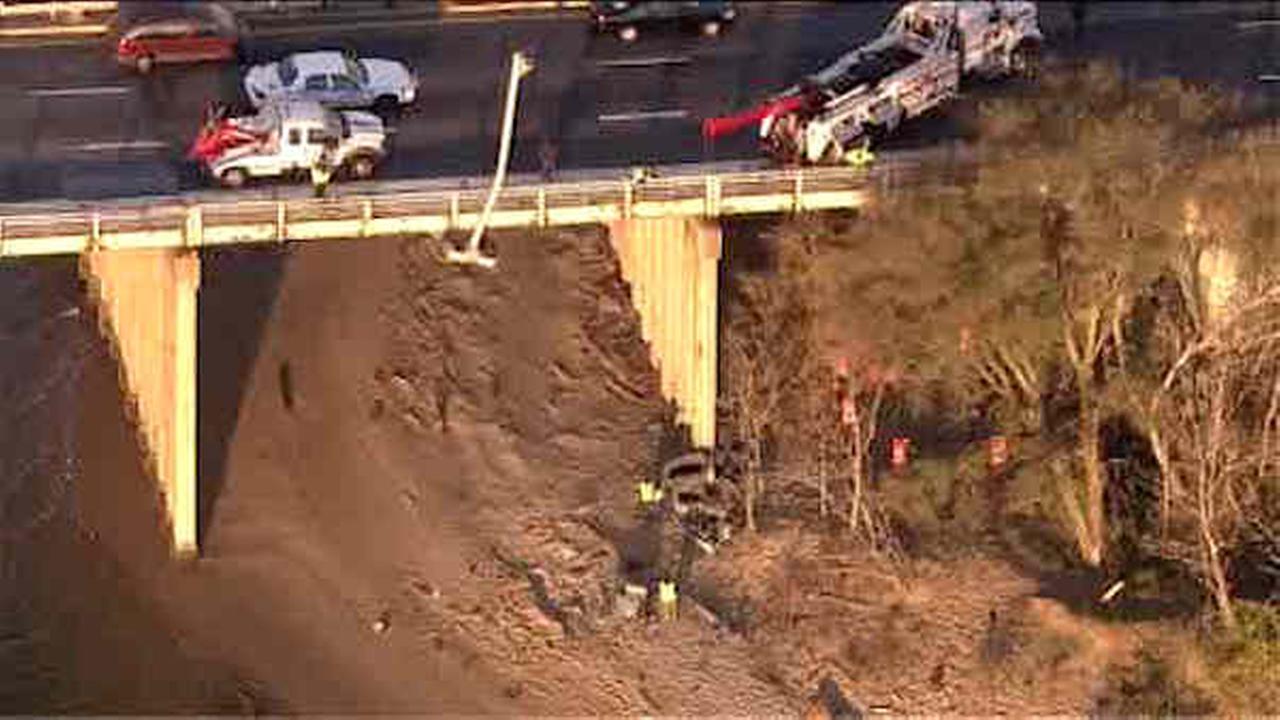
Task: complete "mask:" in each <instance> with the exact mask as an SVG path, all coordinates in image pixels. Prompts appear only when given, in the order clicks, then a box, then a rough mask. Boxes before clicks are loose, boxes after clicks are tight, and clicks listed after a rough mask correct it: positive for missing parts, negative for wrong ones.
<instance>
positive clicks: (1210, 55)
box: [0, 2, 1280, 202]
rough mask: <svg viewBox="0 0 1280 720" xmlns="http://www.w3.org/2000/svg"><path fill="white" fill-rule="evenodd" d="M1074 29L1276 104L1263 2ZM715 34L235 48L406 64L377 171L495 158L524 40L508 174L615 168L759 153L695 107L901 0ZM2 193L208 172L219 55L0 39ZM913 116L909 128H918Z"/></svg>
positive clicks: (837, 45) (1064, 53) (1085, 40)
mask: <svg viewBox="0 0 1280 720" xmlns="http://www.w3.org/2000/svg"><path fill="white" fill-rule="evenodd" d="M1091 5H1092V7H1091V9H1090V10H1089V14H1088V16H1087V19H1086V26H1085V27H1086V30H1085V32H1084V34H1083V35H1082V36H1080V37H1076V36H1075V35H1074V34H1073V25H1072V21H1071V16H1070V12H1069V9H1068V6H1067V5H1066V4H1065V3H1042V9H1041V23H1042V26H1043V28H1044V29H1045V32H1046V35H1047V36H1048V48H1049V52H1050V53H1051V54H1054V55H1057V56H1059V57H1067V58H1073V59H1080V58H1099V59H1101V58H1109V59H1113V60H1116V61H1118V62H1120V63H1122V64H1124V65H1125V66H1127V67H1130V68H1132V69H1133V70H1134V72H1135V73H1137V74H1138V75H1141V76H1153V75H1161V74H1171V75H1177V76H1179V77H1183V78H1187V79H1192V80H1198V81H1204V82H1209V83H1213V84H1215V85H1218V86H1222V87H1231V88H1241V89H1245V90H1247V91H1250V92H1252V93H1253V94H1255V95H1256V96H1258V97H1262V98H1265V99H1266V102H1268V103H1270V107H1272V108H1274V107H1275V106H1274V98H1275V96H1276V94H1277V92H1276V91H1277V89H1280V82H1276V81H1271V82H1268V81H1266V80H1264V79H1260V78H1265V76H1267V75H1275V74H1278V73H1280V25H1278V24H1275V23H1268V22H1266V20H1268V19H1277V18H1280V8H1277V3H1275V2H1262V3H1199V4H1195V3H1171V2H1151V3H1106V4H1097V5H1093V4H1091ZM742 6H743V7H742V13H741V18H740V21H739V22H738V23H737V24H736V25H735V26H734V27H733V28H732V29H731V30H730V31H728V32H727V33H725V34H724V35H723V36H722V37H719V38H699V37H689V36H684V35H680V34H675V35H651V36H645V37H642V38H641V39H640V40H639V41H638V42H636V43H634V44H630V45H627V44H623V43H621V42H619V41H618V40H616V39H614V38H612V37H596V36H594V35H593V33H592V32H591V31H590V29H589V26H588V25H587V23H586V22H585V18H584V17H581V16H572V15H558V16H550V17H545V16H544V17H539V16H534V17H525V18H506V19H478V20H473V21H469V22H450V21H448V20H435V21H417V22H400V23H388V22H385V21H377V22H375V21H369V22H362V21H360V20H358V19H356V20H353V21H348V22H344V23H342V24H334V23H323V22H318V23H315V24H313V25H311V26H308V25H307V24H306V23H292V24H291V23H280V24H277V25H276V26H275V27H274V28H270V29H266V30H263V31H261V32H256V33H254V34H252V35H250V36H249V37H248V38H246V40H245V49H246V55H247V56H248V58H249V60H250V62H254V61H262V60H267V59H272V58H276V57H279V56H280V55H282V54H284V53H287V52H290V51H294V50H303V49H315V48H322V47H331V48H338V47H347V48H352V49H354V50H356V51H357V52H359V53H361V54H363V55H368V56H379V57H388V58H394V59H398V60H401V61H404V62H406V63H408V64H409V65H410V66H412V67H413V68H415V69H416V70H417V71H418V72H419V74H420V76H421V78H422V87H421V90H420V97H419V100H418V102H417V103H416V104H415V105H414V106H413V107H412V108H411V109H410V110H409V111H408V112H407V113H406V114H405V116H404V117H402V118H400V119H399V120H398V121H396V122H395V124H394V135H393V137H392V140H391V153H390V156H389V158H388V159H387V161H386V163H385V164H384V166H383V167H382V170H381V177H383V178H387V179H406V178H427V177H437V178H438V177H450V176H476V175H482V174H484V173H486V172H488V171H490V170H491V168H492V165H493V162H494V154H495V149H496V145H497V143H496V134H497V128H498V125H499V121H500V114H501V95H502V92H503V83H504V81H505V77H506V73H507V63H508V58H509V55H510V52H511V51H512V50H514V49H517V48H520V49H527V50H531V51H532V53H533V55H534V57H535V58H536V62H537V68H536V70H535V72H534V73H533V74H532V75H530V76H529V77H528V78H527V79H526V80H525V81H524V83H523V84H522V88H521V103H520V109H519V121H518V130H517V141H516V146H515V150H514V156H513V170H515V171H529V170H533V169H535V168H536V167H537V165H538V161H537V154H538V147H539V145H540V143H541V142H542V140H543V139H544V138H545V139H547V140H549V141H550V142H552V143H554V145H555V146H556V147H557V149H558V154H559V159H558V161H559V165H560V166H561V167H563V168H590V167H615V166H616V167H626V166H630V165H637V164H671V163H681V162H698V161H707V160H718V161H723V160H736V159H745V158H753V157H756V155H757V151H756V147H755V143H754V140H753V138H752V136H751V133H750V132H745V133H742V134H741V135H739V136H737V137H733V138H729V139H725V140H721V141H719V142H718V143H717V144H716V146H715V147H707V146H706V145H704V143H703V141H702V139H701V137H700V135H699V132H698V126H699V122H700V121H701V119H702V118H704V117H708V116H713V115H717V114H723V113H726V112H731V111H733V110H735V109H741V108H744V107H747V106H749V105H750V104H752V103H753V102H754V101H756V100H758V99H760V98H761V97H764V96H766V95H768V94H769V93H770V92H772V91H776V90H778V89H781V88H783V87H786V86H787V85H789V84H791V83H793V82H794V81H796V80H797V79H799V78H800V77H801V76H802V75H803V74H805V73H806V72H809V71H812V70H816V69H818V68H820V67H822V66H823V65H824V64H826V63H827V62H829V61H830V60H832V59H834V58H835V57H836V56H838V55H839V54H840V53H842V52H844V51H846V50H848V49H850V48H852V47H854V46H856V45H858V44H860V43H862V42H865V41H867V40H869V39H870V38H872V37H874V35H875V34H877V33H878V32H879V30H880V29H881V28H882V26H883V25H884V23H885V21H886V20H887V18H888V17H889V16H890V14H891V13H892V12H893V9H894V8H895V7H896V6H897V3H883V2H875V3H871V2H869V3H814V2H806V3H743V4H742ZM0 78H2V79H0V103H3V104H4V105H5V106H6V107H7V108H8V112H6V113H4V114H3V117H0V122H2V123H3V126H0V202H18V201H25V200H44V199H55V198H70V199H90V198H105V197H123V196H137V195H151V194H168V193H174V192H180V191H186V190H192V189H196V188H199V187H201V186H202V185H204V184H205V182H206V181H205V180H204V179H203V178H202V177H201V176H200V174H199V173H198V172H197V171H196V169H195V168H194V167H193V166H192V165H190V164H189V163H187V162H186V161H185V160H184V158H183V156H184V153H185V150H186V148H187V147H188V146H189V144H190V142H191V141H192V139H193V138H194V135H195V132H196V129H197V127H198V123H199V118H200V113H201V111H202V109H203V107H204V106H205V104H206V102H208V101H209V100H211V99H214V98H217V99H221V100H224V101H236V100H238V99H240V98H239V93H240V90H239V78H240V70H239V68H238V67H236V66H235V65H234V64H231V65H221V66H218V65H203V66H185V67H164V68H161V69H160V70H158V71H157V72H155V73H154V74H153V75H151V76H148V77H139V76H136V75H133V74H131V73H128V72H125V71H123V70H121V69H120V68H118V67H116V65H115V63H114V61H113V57H112V54H111V43H110V41H109V40H94V41H83V42H72V43H67V42H65V41H58V42H56V43H50V44H49V45H46V46H33V45H24V46H22V47H9V48H3V49H0ZM946 116H947V113H943V114H942V117H941V118H940V119H934V120H932V121H924V122H921V123H917V126H916V128H915V131H914V132H908V133H907V134H908V136H915V137H917V138H920V137H923V138H924V139H925V141H932V140H936V139H938V138H939V137H945V136H946V135H947V133H949V132H952V129H951V128H949V127H948V121H947V117H946ZM921 128H924V132H920V129H921Z"/></svg>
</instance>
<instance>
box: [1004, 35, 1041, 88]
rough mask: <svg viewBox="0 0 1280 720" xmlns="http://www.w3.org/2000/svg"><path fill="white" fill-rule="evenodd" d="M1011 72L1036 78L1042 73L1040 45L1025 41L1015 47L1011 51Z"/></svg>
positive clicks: (1019, 75) (1015, 74)
mask: <svg viewBox="0 0 1280 720" xmlns="http://www.w3.org/2000/svg"><path fill="white" fill-rule="evenodd" d="M1009 73H1010V74H1011V75H1014V76H1015V77H1021V78H1028V79H1035V77H1036V76H1037V75H1038V74H1039V73H1040V46H1039V45H1037V44H1036V43H1032V42H1024V43H1021V44H1019V45H1018V46H1017V47H1015V48H1014V49H1013V52H1011V53H1009Z"/></svg>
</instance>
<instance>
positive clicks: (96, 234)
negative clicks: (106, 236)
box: [89, 210, 102, 248]
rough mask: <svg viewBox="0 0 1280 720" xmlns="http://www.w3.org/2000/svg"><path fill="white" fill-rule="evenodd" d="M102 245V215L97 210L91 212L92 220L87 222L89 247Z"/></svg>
mask: <svg viewBox="0 0 1280 720" xmlns="http://www.w3.org/2000/svg"><path fill="white" fill-rule="evenodd" d="M101 244H102V213H100V212H98V211H97V210H94V211H93V218H92V219H91V220H90V221H89V245H90V246H92V247H95V248H96V247H98V246H99V245H101Z"/></svg>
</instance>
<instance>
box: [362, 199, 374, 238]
mask: <svg viewBox="0 0 1280 720" xmlns="http://www.w3.org/2000/svg"><path fill="white" fill-rule="evenodd" d="M372 222H373V201H372V200H370V199H368V198H365V199H364V200H361V201H360V237H369V225H370V224H371V223H372Z"/></svg>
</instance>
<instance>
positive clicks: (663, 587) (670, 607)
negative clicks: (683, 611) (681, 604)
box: [658, 580, 678, 622]
mask: <svg viewBox="0 0 1280 720" xmlns="http://www.w3.org/2000/svg"><path fill="white" fill-rule="evenodd" d="M677 603H678V600H677V597H676V584H675V582H674V581H672V580H659V581H658V619H659V620H661V621H663V622H669V621H671V620H675V619H676V609H677Z"/></svg>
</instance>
